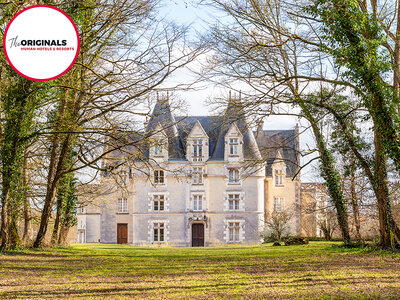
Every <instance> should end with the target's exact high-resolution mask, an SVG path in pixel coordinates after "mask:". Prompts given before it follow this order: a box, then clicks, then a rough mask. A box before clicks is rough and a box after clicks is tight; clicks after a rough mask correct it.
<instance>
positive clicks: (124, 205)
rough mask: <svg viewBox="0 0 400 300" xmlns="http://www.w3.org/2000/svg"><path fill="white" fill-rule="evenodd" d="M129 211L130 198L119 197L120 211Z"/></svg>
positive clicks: (122, 212)
mask: <svg viewBox="0 0 400 300" xmlns="http://www.w3.org/2000/svg"><path fill="white" fill-rule="evenodd" d="M127 212H128V199H126V198H120V199H118V213H120V214H126V213H127Z"/></svg>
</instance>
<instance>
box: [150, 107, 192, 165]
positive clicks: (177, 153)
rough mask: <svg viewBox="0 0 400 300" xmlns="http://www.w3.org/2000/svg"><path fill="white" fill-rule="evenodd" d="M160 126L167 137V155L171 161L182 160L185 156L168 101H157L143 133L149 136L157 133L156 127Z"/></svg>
mask: <svg viewBox="0 0 400 300" xmlns="http://www.w3.org/2000/svg"><path fill="white" fill-rule="evenodd" d="M158 124H160V125H161V126H162V127H163V130H164V132H165V134H166V135H167V136H168V155H169V157H170V158H172V159H184V158H185V155H184V152H183V151H182V150H183V147H182V143H181V139H180V138H179V132H178V127H177V122H176V120H175V117H174V115H173V114H172V112H171V107H170V105H169V103H168V99H161V100H157V103H156V105H155V106H154V109H153V112H152V114H151V118H150V120H149V123H148V124H147V127H146V129H145V133H146V135H147V136H150V135H152V134H154V133H155V132H157V126H158ZM145 152H146V154H145V155H146V157H148V155H149V154H148V149H146V150H145Z"/></svg>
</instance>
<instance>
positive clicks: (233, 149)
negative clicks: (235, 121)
mask: <svg viewBox="0 0 400 300" xmlns="http://www.w3.org/2000/svg"><path fill="white" fill-rule="evenodd" d="M238 147H239V139H238V138H229V155H232V156H236V155H238Z"/></svg>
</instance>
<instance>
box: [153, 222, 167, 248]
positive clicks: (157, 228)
mask: <svg viewBox="0 0 400 300" xmlns="http://www.w3.org/2000/svg"><path fill="white" fill-rule="evenodd" d="M152 234H153V239H152V240H153V242H155V243H164V242H165V237H166V224H165V222H153V228H152Z"/></svg>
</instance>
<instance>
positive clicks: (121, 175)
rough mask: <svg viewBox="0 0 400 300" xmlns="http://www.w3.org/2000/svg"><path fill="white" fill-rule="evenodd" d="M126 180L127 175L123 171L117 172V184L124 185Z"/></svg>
mask: <svg viewBox="0 0 400 300" xmlns="http://www.w3.org/2000/svg"><path fill="white" fill-rule="evenodd" d="M127 179H128V173H127V172H126V171H125V170H121V171H119V172H118V179H117V180H118V182H120V183H121V184H126V181H127Z"/></svg>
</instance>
